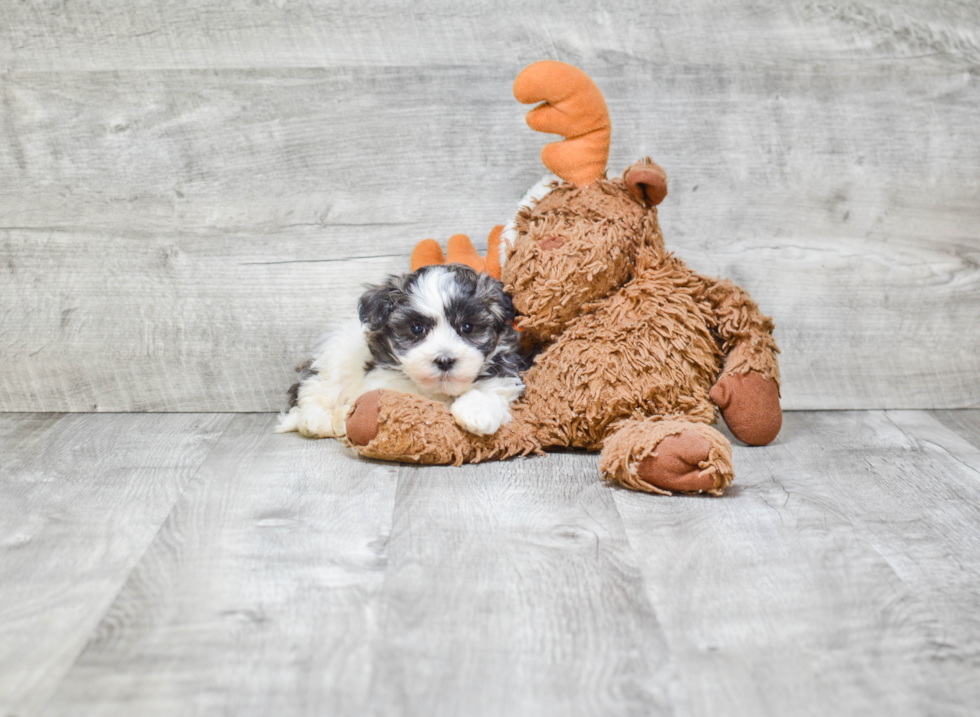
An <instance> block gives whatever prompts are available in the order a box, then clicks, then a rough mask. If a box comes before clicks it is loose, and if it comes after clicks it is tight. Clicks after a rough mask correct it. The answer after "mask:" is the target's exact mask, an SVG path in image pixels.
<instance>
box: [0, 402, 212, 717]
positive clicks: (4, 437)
mask: <svg viewBox="0 0 980 717" xmlns="http://www.w3.org/2000/svg"><path fill="white" fill-rule="evenodd" d="M228 421H229V418H228V417H226V416H219V415H210V416H199V415H186V414H182V415H142V416H130V415H115V416H110V415H101V416H97V415H81V416H65V417H62V416H57V415H53V414H46V415H2V416H0V576H2V577H0V714H2V715H5V716H6V715H33V714H37V711H38V709H39V708H40V707H41V706H42V705H43V704H44V702H45V701H46V700H47V698H48V697H50V695H51V693H52V692H53V691H54V688H55V686H56V685H57V684H58V682H59V681H60V680H61V678H62V677H63V676H64V674H65V673H66V672H67V671H68V669H69V668H70V667H71V664H72V663H73V662H74V661H75V659H76V658H77V657H78V655H79V653H80V652H81V651H82V649H83V647H84V646H85V643H86V641H87V640H88V638H89V636H90V635H91V633H92V632H93V630H94V629H95V627H96V626H97V625H98V624H99V622H100V621H101V620H102V619H103V616H104V614H105V612H106V610H107V609H108V608H109V606H110V605H111V604H112V603H113V601H114V600H115V599H116V595H117V593H118V592H119V589H120V588H121V587H122V585H123V584H124V583H125V582H126V579H127V577H128V576H129V574H130V571H131V570H132V569H133V567H134V566H135V565H136V564H137V563H138V562H139V560H140V558H141V557H142V555H143V552H144V551H145V550H146V547H147V546H148V545H149V544H150V542H151V541H152V539H153V536H154V535H155V534H156V532H157V530H158V529H159V527H160V525H161V524H162V523H163V521H164V519H165V518H166V516H167V514H168V513H169V512H170V509H171V507H172V506H173V505H174V503H175V502H176V500H177V497H178V495H179V494H180V492H181V490H183V488H184V486H185V485H186V484H187V482H188V481H189V480H190V478H191V477H192V476H193V474H194V472H195V470H196V469H197V468H198V466H199V465H200V464H201V462H202V461H203V460H204V458H205V456H207V454H208V451H209V450H210V449H211V447H212V446H213V445H214V444H215V442H216V441H217V439H218V436H219V435H220V433H221V431H222V429H223V428H224V427H225V425H226V424H227V423H228Z"/></svg>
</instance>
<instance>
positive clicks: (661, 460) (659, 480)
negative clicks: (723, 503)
mask: <svg viewBox="0 0 980 717" xmlns="http://www.w3.org/2000/svg"><path fill="white" fill-rule="evenodd" d="M599 470H601V471H602V472H603V474H604V475H605V477H606V479H607V480H610V481H613V482H616V483H619V484H620V485H623V486H625V487H627V488H632V489H634V490H642V491H647V492H650V493H665V494H667V495H670V494H671V492H672V491H680V492H689V493H710V494H712V495H721V494H722V492H724V490H725V488H727V487H728V486H729V485H730V484H731V482H732V477H733V470H732V449H731V446H730V445H729V444H728V441H727V440H725V437H724V436H723V435H721V434H720V433H719V432H718V431H716V430H715V429H714V428H712V427H711V426H708V425H706V424H704V423H694V422H690V421H687V420H683V419H681V420H666V421H631V422H630V423H629V424H627V425H625V426H623V427H622V428H621V429H620V430H619V431H617V432H616V433H615V434H614V435H613V436H611V437H610V438H609V439H608V440H607V441H606V444H605V447H604V448H603V449H602V455H601V456H600V458H599Z"/></svg>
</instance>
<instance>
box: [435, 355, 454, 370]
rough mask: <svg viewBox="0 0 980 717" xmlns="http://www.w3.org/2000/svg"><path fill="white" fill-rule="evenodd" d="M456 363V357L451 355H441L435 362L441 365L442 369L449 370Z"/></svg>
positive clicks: (440, 368)
mask: <svg viewBox="0 0 980 717" xmlns="http://www.w3.org/2000/svg"><path fill="white" fill-rule="evenodd" d="M454 363H456V359H454V358H452V357H450V356H440V357H439V358H437V359H436V360H435V364H436V366H438V367H439V370H440V371H448V370H449V369H451V368H452V367H453V364H454Z"/></svg>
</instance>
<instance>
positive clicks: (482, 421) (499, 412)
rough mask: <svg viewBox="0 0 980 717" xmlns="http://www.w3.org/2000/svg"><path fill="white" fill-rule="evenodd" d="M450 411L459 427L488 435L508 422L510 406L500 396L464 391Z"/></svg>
mask: <svg viewBox="0 0 980 717" xmlns="http://www.w3.org/2000/svg"><path fill="white" fill-rule="evenodd" d="M450 411H451V412H452V414H453V418H455V419H456V423H457V424H458V425H459V427H460V428H462V429H463V430H464V431H469V432H470V433H475V434H476V435H478V436H489V435H491V434H493V433H496V432H497V429H499V428H500V427H501V426H502V425H504V424H507V423H510V408H509V407H508V406H507V405H506V404H505V403H504V401H503V400H502V399H501V398H500V396H496V395H493V394H489V393H483V392H481V391H470V392H469V393H464V394H463V395H462V396H460V397H459V398H457V399H456V400H455V401H453V405H452V408H451V409H450Z"/></svg>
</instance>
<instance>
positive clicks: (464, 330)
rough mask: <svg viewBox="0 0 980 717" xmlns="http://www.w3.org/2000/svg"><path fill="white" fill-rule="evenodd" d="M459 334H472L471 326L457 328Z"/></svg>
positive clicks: (464, 325)
mask: <svg viewBox="0 0 980 717" xmlns="http://www.w3.org/2000/svg"><path fill="white" fill-rule="evenodd" d="M459 332H460V333H461V334H469V333H472V332H473V324H463V325H462V326H460V327H459Z"/></svg>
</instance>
